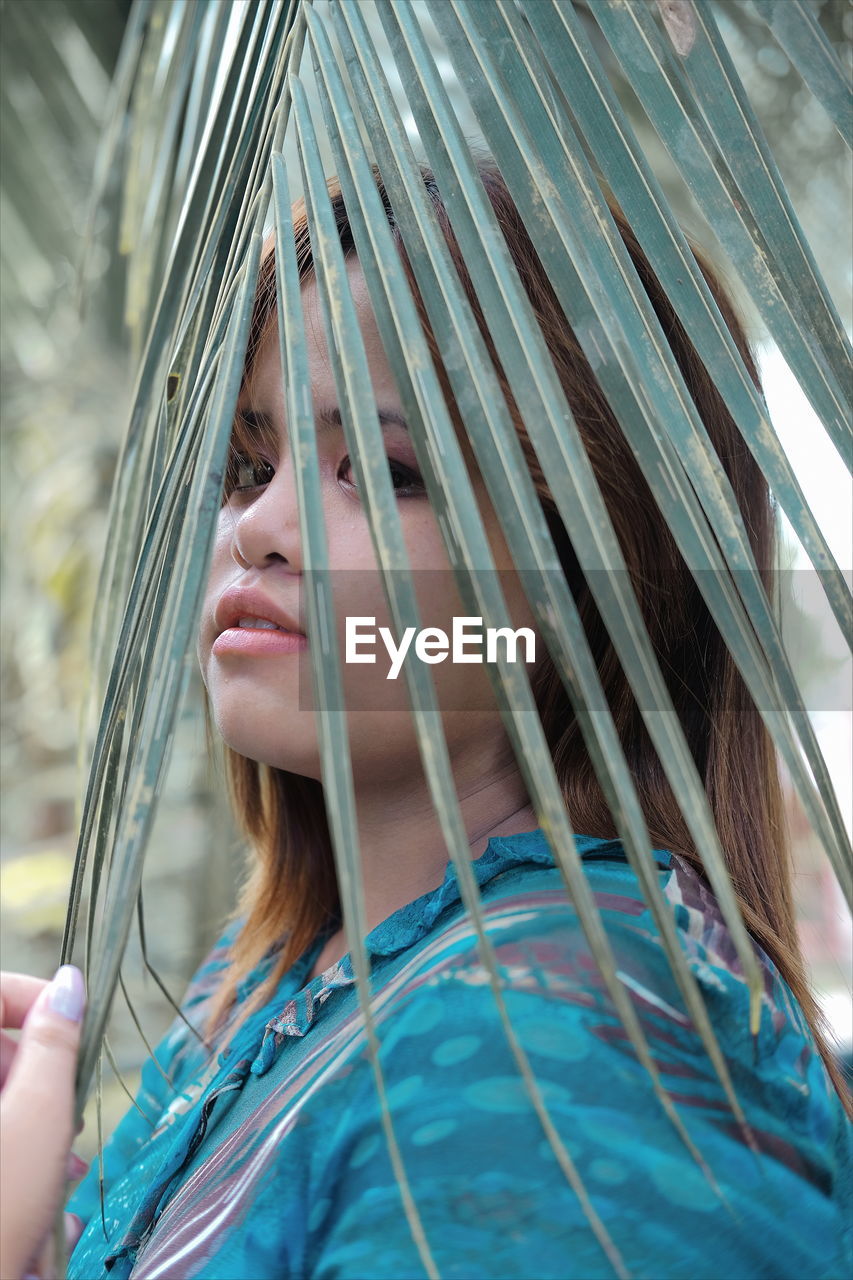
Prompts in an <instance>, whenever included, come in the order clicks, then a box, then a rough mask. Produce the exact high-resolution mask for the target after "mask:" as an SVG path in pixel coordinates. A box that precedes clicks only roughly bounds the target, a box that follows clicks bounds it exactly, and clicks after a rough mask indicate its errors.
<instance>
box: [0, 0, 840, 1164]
mask: <svg viewBox="0 0 853 1280" xmlns="http://www.w3.org/2000/svg"><path fill="white" fill-rule="evenodd" d="M189 2H190V3H193V2H195V0H189ZM199 2H200V3H202V4H208V3H213V4H229V5H231V7H232V8H233V9H234V10H235V11H236V10H238V9H239V6H240V5H241V4H242V3H243V2H244V0H199ZM634 2H635V3H646V2H647V0H634ZM318 3H321V4H322V3H323V0H318ZM810 3H811V4H812V7H813V9H814V10H815V11H816V12H817V13H818V15H819V19H820V22H821V24H822V26H823V28H824V30H825V31H826V33H827V35H828V36H829V38H830V40H831V41H832V43H833V44H834V45H835V47H836V49H837V51H838V53H839V55H840V57H841V58H842V60H843V61H844V62H845V64H846V65H847V66H848V67H851V66H853V3H850V0H810ZM369 7H370V6H369V5H366V6H365V8H366V10H368V9H369ZM130 8H131V3H130V0H0V145H1V146H2V167H0V291H2V313H0V361H2V374H3V378H2V391H1V392H0V415H1V419H0V420H2V427H1V428H0V536H2V550H0V642H2V656H1V657H0V699H2V701H1V702H0V764H1V765H2V806H1V807H0V890H1V892H0V910H2V915H0V927H1V928H2V932H1V933H0V938H2V957H1V958H2V966H3V968H7V969H17V970H23V971H27V972H32V973H37V974H40V975H43V976H45V977H47V976H50V974H51V973H52V972H53V970H54V969H55V967H56V963H57V959H58V954H59V943H60V938H61V932H62V926H63V921H64V918H65V910H66V903H67V895H68V887H69V882H70V876H71V867H72V864H73V857H74V850H75V844H76V832H77V821H78V817H79V813H80V799H81V792H82V787H83V784H84V781H85V766H86V764H87V760H86V749H85V739H84V736H83V734H82V731H81V725H82V722H83V716H84V711H85V705H86V697H87V690H88V675H89V670H88V668H89V655H90V642H89V635H90V623H91V617H92V611H93V608H94V607H95V604H96V602H97V597H98V570H99V566H100V558H101V551H102V547H103V543H104V536H105V529H106V521H107V509H108V504H109V495H110V486H111V481H112V476H113V472H114V468H115V464H116V461H117V458H118V455H119V450H120V447H121V442H122V438H123V433H124V430H125V427H126V422H127V414H128V410H129V399H130V393H131V379H132V373H133V368H134V360H135V358H136V356H137V355H138V353H137V352H135V351H134V350H133V343H132V341H131V338H130V337H129V329H128V326H127V324H126V320H127V319H128V314H127V303H126V297H127V290H126V284H127V261H128V259H127V251H128V250H129V249H132V244H131V243H129V242H128V238H127V235H126V229H123V228H122V221H121V182H120V177H121V175H120V174H118V173H114V174H110V175H109V179H108V182H107V188H106V193H105V199H104V204H103V207H102V208H101V209H100V211H98V212H97V213H96V215H95V222H94V238H93V241H92V248H91V251H90V252H89V255H88V258H87V260H86V263H85V272H84V276H85V285H84V287H83V288H82V289H81V288H80V272H79V267H80V263H81V253H82V246H83V243H84V239H85V234H86V230H87V226H88V225H89V224H88V220H89V218H90V215H91V210H90V193H91V191H92V187H93V173H94V169H95V162H96V153H97V147H98V141H99V138H100V136H101V132H102V122H103V120H104V119H105V118H106V115H107V113H108V111H109V107H110V82H111V76H112V73H113V70H114V68H115V65H116V60H117V58H118V55H119V50H120V46H121V39H122V33H123V31H124V27H125V24H126V23H127V20H128V16H129V13H130ZM715 12H716V15H717V18H718V21H719V23H720V26H721V30H722V32H723V35H724V38H725V40H726V42H727V45H728V47H729V50H730V52H731V55H732V57H733V59H734V61H735V64H736V66H737V69H738V71H739V73H740V75H741V77H742V79H743V81H744V84H745V86H746V89H747V92H748V94H749V97H750V99H751V101H752V103H753V106H754V108H755V110H756V111H757V113H758V115H759V118H760V120H761V122H762V124H763V126H764V128H765V131H766V134H767V137H768V140H769V142H770V145H771V148H772V150H773V152H774V155H775V157H776V160H777V163H778V165H779V168H780V170H781V172H782V175H783V178H784V180H785V182H786V184H787V186H788V190H789V193H790V197H791V200H792V203H793V205H794V208H795V210H796V212H797V214H798V216H799V218H800V220H801V222H802V224H803V227H804V229H805V231H806V234H807V236H808V238H809V241H810V243H811V246H812V249H813V251H814V254H815V257H816V259H817V262H818V265H819V267H820V269H821V271H822V273H823V275H824V278H825V279H826V281H827V285H828V287H829V290H830V293H831V295H832V297H833V299H834V301H835V304H836V306H837V308H838V310H839V312H840V314H841V316H842V319H843V321H844V323H845V325H846V326H847V328H848V331H853V302H851V285H853V278H851V270H853V268H851V251H850V246H851V236H853V208H851V201H852V200H853V171H851V159H850V153H849V152H847V151H845V149H844V147H843V144H842V142H841V140H840V139H839V137H838V135H837V134H836V132H835V130H834V129H833V126H832V124H831V122H830V121H829V119H828V117H827V116H826V115H825V113H824V112H823V110H822V108H820V106H819V105H818V104H817V103H816V102H815V101H814V100H813V99H812V97H811V94H810V93H809V91H808V90H807V89H806V87H805V86H804V85H803V84H802V82H801V80H800V78H799V76H798V75H797V73H796V71H795V70H794V69H793V68H792V66H791V64H790V62H789V61H788V58H787V57H786V55H785V53H784V52H783V51H782V49H781V48H780V47H779V46H778V45H777V44H776V43H775V41H774V40H773V37H772V36H771V34H770V32H769V30H768V28H767V27H766V26H765V24H764V23H763V22H762V21H761V20H760V18H759V16H758V14H757V13H756V12H755V10H754V8H753V6H752V4H751V3H750V2H749V0H717V2H716V3H715ZM590 30H591V34H593V35H594V34H595V28H594V27H592V26H591V28H590ZM600 52H601V53H602V56H604V57H605V60H606V61H607V63H608V64H609V65H610V69H611V71H612V72H613V76H614V82H615V83H616V84H617V87H618V85H619V83H620V81H619V77H618V72H617V70H616V68H615V67H614V66H613V65H612V63H611V60H610V59H609V58H608V57H607V50H606V49H600ZM440 65H441V64H440ZM444 65H445V69H446V72H447V76H448V81H447V83H448V88H449V89H450V91H451V93H452V95H453V97H454V100H455V102H456V103H457V105H458V110H459V112H460V114H461V115H462V118H463V120H465V119H467V117H466V108H465V103H464V100H463V98H462V95H461V92H460V91H459V90H458V88H457V87H456V86H455V85H454V84H453V82H452V81H451V80H450V79H449V77H450V70H449V67H448V66H447V64H446V61H445V64H444ZM623 102H624V104H625V106H626V107H627V108H628V109H629V111H630V112H631V116H632V119H633V121H634V124H635V128H636V129H637V132H638V134H639V136H640V138H641V141H642V142H643V145H644V147H645V148H646V151H647V154H648V155H649V157H650V158H651V159H652V161H653V163H654V164H655V166H656V169H657V172H658V175H659V177H660V179H661V181H662V182H663V184H664V187H665V189H666V191H667V194H668V196H669V198H670V200H671V202H672V204H673V207H674V208H675V210H676V212H677V213H678V215H679V217H680V218H681V220H682V222H683V224H684V225H685V227H686V229H687V230H688V231H689V232H690V233H692V234H693V235H695V236H696V237H697V239H699V240H700V242H702V243H703V244H704V245H705V246H707V247H708V248H709V249H710V251H711V252H712V256H715V258H716V261H717V264H718V266H719V267H720V269H721V271H722V274H723V275H724V277H725V278H726V279H727V280H728V281H729V283H730V286H731V287H732V289H733V290H734V292H735V295H736V296H737V297H738V299H739V301H740V303H741V307H742V309H743V311H744V314H745V318H746V321H747V327H748V331H749V333H750V336H751V339H752V341H753V344H754V346H755V348H756V351H757V353H758V355H759V359H760V363H761V368H762V373H763V377H764V382H765V391H766V394H767V399H768V403H769V407H770V411H771V416H772V418H773V422H774V426H775V427H776V430H777V431H778V433H779V435H780V437H781V438H782V440H783V442H784V445H785V448H786V449H787V451H788V453H789V455H790V457H791V459H792V461H793V463H794V466H795V468H796V470H797V472H798V474H799V476H800V480H801V483H802V485H803V487H804V489H805V492H806V496H807V497H808V498H809V499H810V501H811V502H812V504H813V508H814V510H815V514H816V517H817V519H818V521H819V522H820V523H821V524H822V526H823V527H824V529H825V531H826V534H827V537H828V539H829V541H830V544H831V546H832V547H833V550H834V552H835V555H836V557H837V559H838V562H839V564H840V565H841V566H842V568H845V569H847V570H848V571H849V569H850V566H851V565H853V545H851V542H852V541H853V534H851V529H853V510H852V509H851V489H850V484H849V478H846V477H845V475H844V474H843V473H844V468H843V467H842V465H841V462H840V460H839V458H838V456H837V455H836V454H835V452H834V450H833V448H832V446H831V445H830V444H829V443H828V442H827V440H826V437H825V435H824V433H823V430H822V428H821V427H820V425H819V423H817V422H816V420H815V419H814V416H813V414H812V413H811V410H810V408H809V406H808V404H807V402H806V401H805V398H804V397H803V396H802V394H801V393H800V391H799V388H798V386H797V384H796V382H795V381H794V380H793V379H792V377H791V375H790V373H789V371H788V370H787V367H786V366H785V364H784V361H783V360H782V359H781V357H780V356H779V354H778V352H777V351H776V350H775V348H774V347H772V345H771V344H769V343H768V342H767V339H766V335H765V334H764V333H763V331H762V328H761V325H760V322H759V321H758V319H757V317H756V315H755V314H754V313H753V312H752V311H751V310H750V308H749V306H748V304H747V303H746V302H745V300H744V299H743V297H742V295H741V294H740V293H739V290H738V282H737V280H736V278H735V277H734V275H733V273H732V272H731V270H730V269H729V268H728V267H727V264H726V261H725V259H724V257H723V255H722V253H721V251H720V250H719V246H716V245H715V242H714V239H713V236H712V235H711V233H710V232H709V230H708V228H707V226H706V225H705V223H704V219H703V218H702V213H701V210H700V209H699V208H697V207H696V205H695V203H694V202H693V200H692V198H691V196H690V195H689V193H688V192H687V191H686V189H685V188H684V187H683V185H682V184H681V180H680V179H679V178H678V176H677V174H676V173H675V171H674V169H673V167H672V165H671V162H670V161H669V158H668V156H667V155H666V153H665V152H664V150H663V148H662V147H661V146H660V144H659V143H658V142H657V140H656V139H655V137H654V135H653V134H652V133H651V131H650V130H649V129H648V127H647V126H645V125H644V120H643V118H642V115H641V112H640V110H639V107H638V106H637V104H636V102H635V101H632V96H631V94H630V92H629V91H628V90H627V88H625V87H624V86H623ZM467 132H468V135H469V138H470V139H471V141H472V142H474V143H476V141H477V131H476V126H475V125H474V122H473V120H470V127H469V128H468V129H467ZM144 162H145V158H144V157H143V158H142V163H141V167H140V170H139V172H138V174H137V181H139V182H143V183H144V181H145V167H144ZM81 297H82V300H83V302H84V306H83V307H82V309H81V305H80V303H81ZM782 565H783V567H784V568H785V569H786V570H788V572H786V574H785V575H784V580H783V597H784V635H785V638H786V642H787V644H788V647H789V650H790V653H791V655H792V660H793V662H794V664H795V671H796V673H797V676H798V679H799V680H800V683H801V686H802V688H803V691H804V695H805V698H806V703H807V706H808V707H809V709H810V712H811V714H812V716H813V719H814V723H815V727H816V731H817V733H818V736H819V740H820V742H821V745H822V747H823V749H824V752H825V755H826V757H827V762H828V765H829V768H830V771H831V774H832V776H833V779H834V782H835V785H836V787H837V790H838V794H839V800H840V802H841V805H842V809H843V811H844V813H845V815H846V817H847V821H848V825H849V824H850V822H851V810H853V782H851V779H853V747H851V738H852V737H853V734H852V733H851V729H852V728H853V712H851V708H852V707H853V677H851V669H850V660H849V654H847V653H846V652H845V647H844V645H843V641H842V640H841V636H840V634H839V632H838V629H837V627H836V625H835V623H834V621H833V619H832V618H831V615H830V613H829V610H828V608H827V606H826V603H825V600H824V598H823V596H822V592H821V590H820V587H819V585H818V583H817V580H816V578H815V576H814V575H813V574H812V573H811V570H810V566H809V563H808V561H807V560H806V559H805V557H804V554H803V552H802V550H801V548H800V547H799V546H798V544H797V543H796V541H795V539H794V538H793V536H792V534H791V532H790V530H787V529H786V530H785V540H784V545H783V549H782ZM201 706H202V703H201V696H200V681H199V679H198V676H197V673H196V672H195V670H194V667H193V665H192V663H191V662H190V663H188V667H187V680H186V695H185V697H184V700H183V706H182V711H181V716H180V720H179V724H178V729H177V733H176V737H175V743H174V747H173V751H172V756H171V764H170V769H169V773H168V778H167V782H166V785H165V786H164V788H163V792H162V795H161V801H160V807H159V812H158V818H157V821H156V824H155V828H154V831H153V836H152V839H151V845H150V850H149V854H148V859H147V863H146V874H145V881H144V901H145V916H146V921H147V925H148V928H147V943H148V959H149V961H150V963H151V965H152V967H153V968H154V970H155V971H156V972H157V974H158V976H159V977H160V978H161V979H162V981H163V983H164V984H165V985H166V987H167V988H168V989H169V991H171V993H172V994H173V995H174V997H175V998H176V999H179V998H180V996H181V994H182V991H183V989H184V986H185V984H186V981H187V979H188V978H189V977H190V975H191V974H192V972H193V970H194V969H195V967H196V965H197V964H198V962H199V960H200V959H201V957H202V956H203V955H204V953H205V951H206V949H207V948H208V947H209V946H210V944H211V943H212V941H213V940H214V939H215V937H216V936H217V932H218V930H219V928H220V926H221V922H222V920H223V918H224V916H225V915H226V914H227V912H228V910H229V909H230V907H231V905H232V901H233V896H234V892H235V886H236V884H237V881H238V878H239V875H240V873H241V869H242V865H243V853H242V850H241V847H240V842H239V840H238V838H237V836H236V833H235V831H234V829H233V826H232V824H231V819H230V814H229V811H228V808H227V805H226V803H225V800H224V794H223V779H222V773H221V765H220V764H219V762H217V761H216V760H215V759H213V760H211V759H209V758H208V754H207V750H206V745H205V735H204V725H203V719H202V714H201ZM789 817H790V822H791V827H792V832H793V836H794V849H795V864H796V865H795V869H796V874H795V888H796V895H797V904H798V912H799V921H800V929H801V934H802V939H803V943H804V947H805V952H806V956H807V960H808V964H809V969H810V973H811V977H812V981H813V983H814V985H815V987H816V989H817V992H818V994H819V996H820V999H821V1001H822V1003H823V1004H824V1007H825V1008H826V1010H827V1013H828V1016H829V1019H830V1022H831V1025H832V1028H833V1030H834V1033H835V1037H836V1040H837V1044H838V1049H839V1053H840V1054H841V1055H842V1057H849V1055H850V1053H851V1048H853V1016H851V1000H850V986H851V975H853V959H851V950H853V943H851V923H850V916H849V913H848V912H847V909H846V906H845V904H844V902H843V899H842V897H841V893H840V891H839V889H838V887H837V885H836V884H835V881H834V879H833V876H832V873H831V871H830V869H829V865H828V862H827V860H826V858H825V856H824V855H823V852H822V850H821V848H820V846H819V844H818V842H817V841H816V840H815V838H814V837H813V835H812V833H811V831H810V829H809V827H808V824H807V822H806V820H805V818H804V816H803V814H802V811H801V809H800V807H799V804H798V802H796V801H795V799H794V798H793V797H792V796H791V797H790V799H789ZM123 979H124V983H125V986H126V988H127V992H128V995H129V997H130V1000H131V1001H132V1003H133V1006H134V1009H135V1011H136V1015H137V1018H138V1022H139V1025H138V1026H137V1025H136V1022H135V1020H134V1019H133V1018H132V1017H131V1016H130V1013H129V1011H128V1007H127V1004H126V1002H125V1000H124V999H123V996H122V995H121V993H120V994H119V996H118V997H117V1001H116V1008H115V1009H114V1012H113V1017H112V1021H111V1026H110V1031H109V1039H110V1043H111V1047H112V1051H113V1054H114V1056H115V1059H116V1061H117V1064H118V1066H119V1068H120V1074H121V1080H119V1079H117V1078H114V1077H113V1075H112V1073H111V1072H110V1071H109V1070H108V1069H106V1070H105V1072H104V1077H103V1125H104V1130H105V1132H106V1131H108V1130H109V1128H110V1127H111V1125H112V1124H113V1123H114V1122H115V1120H116V1119H117V1118H118V1117H119V1116H120V1115H121V1114H122V1113H123V1111H124V1109H125V1108H126V1106H127V1105H128V1104H127V1097H126V1093H125V1089H129V1090H130V1091H131V1092H133V1091H134V1090H135V1087H136V1084H137V1081H138V1070H139V1066H140V1064H141V1061H142V1060H143V1059H144V1057H145V1056H146V1053H147V1051H148V1050H147V1047H146V1042H147V1043H148V1044H154V1043H156V1041H157V1040H158V1039H159V1037H160V1035H161V1034H162V1032H163V1031H164V1030H165V1027H166V1026H167V1025H168V1023H169V1021H170V1020H171V1017H172V1009H171V1006H170V1005H169V1003H168V1001H167V999H166V998H165V996H164V995H163V993H162V991H161V990H160V987H159V986H158V984H157V982H156V981H155V980H154V979H153V978H152V977H151V976H150V974H148V973H147V972H146V970H145V966H144V964H143V962H142V956H141V952H140V949H139V944H138V940H137V939H136V938H134V940H133V941H132V943H131V945H130V947H129V949H128V953H127V958H126V961H125V964H124V968H123ZM96 1141H97V1126H96V1123H95V1118H94V1115H92V1116H91V1117H90V1118H89V1120H88V1121H87V1128H86V1131H85V1133H84V1135H83V1137H82V1139H81V1141H80V1143H79V1144H78V1145H79V1149H80V1150H81V1153H82V1154H84V1155H91V1153H92V1152H93V1151H94V1150H95V1147H96Z"/></svg>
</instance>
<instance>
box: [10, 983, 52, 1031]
mask: <svg viewBox="0 0 853 1280" xmlns="http://www.w3.org/2000/svg"><path fill="white" fill-rule="evenodd" d="M47 985H48V984H47V982H46V981H45V979H44V978H34V977H33V976H32V975H31V974H29V973H9V972H7V971H6V970H3V972H2V973H0V1027H13V1028H16V1029H17V1028H19V1027H22V1026H23V1025H24V1019H25V1018H26V1016H27V1014H28V1013H29V1011H30V1009H31V1008H32V1007H33V1005H34V1004H35V1002H36V1000H37V999H38V997H39V996H40V995H41V993H42V991H44V989H45V987H46V986H47Z"/></svg>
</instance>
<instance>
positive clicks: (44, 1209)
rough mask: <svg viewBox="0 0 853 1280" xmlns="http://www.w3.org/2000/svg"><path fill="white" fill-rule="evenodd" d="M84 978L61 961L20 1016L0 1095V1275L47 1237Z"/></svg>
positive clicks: (60, 1177)
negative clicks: (18, 1034) (17, 1037)
mask: <svg viewBox="0 0 853 1280" xmlns="http://www.w3.org/2000/svg"><path fill="white" fill-rule="evenodd" d="M84 999H85V998H84V991H83V975H82V974H81V973H80V971H79V969H75V968H74V967H73V966H71V965H63V967H62V968H61V969H60V970H59V971H58V972H57V974H56V976H55V977H54V980H53V982H51V983H50V984H49V986H46V987H45V988H44V989H43V990H42V992H41V993H40V994H39V995H38V996H37V998H36V1000H35V1003H34V1004H33V1005H32V1006H31V1008H30V1010H29V1013H28V1014H27V1016H26V1018H25V1019H24V1025H23V1028H22V1031H21V1038H20V1040H19V1041H18V1048H17V1052H16V1053H15V1056H14V1058H13V1060H12V1064H11V1067H10V1070H9V1075H8V1078H7V1080H6V1085H5V1087H4V1089H3V1092H2V1094H0V1117H2V1123H0V1130H2V1143H0V1274H2V1275H3V1276H19V1275H21V1273H22V1272H23V1270H24V1268H25V1266H26V1264H27V1260H28V1259H29V1258H32V1257H33V1256H34V1255H36V1254H37V1253H38V1251H39V1249H40V1247H41V1245H42V1243H43V1242H44V1241H45V1240H46V1239H47V1237H48V1235H49V1233H50V1228H51V1223H52V1221H53V1217H54V1214H55V1213H56V1210H57V1209H58V1207H59V1204H60V1202H61V1199H62V1194H63V1190H64V1187H65V1171H66V1165H67V1161H68V1154H69V1152H70V1150H71V1141H72V1136H73V1130H74V1077H75V1072H76V1067H77V1051H78V1048H79V1043H80V1024H81V1021H82V1017H83V1007H84Z"/></svg>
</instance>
